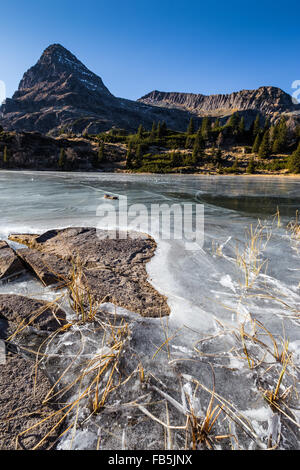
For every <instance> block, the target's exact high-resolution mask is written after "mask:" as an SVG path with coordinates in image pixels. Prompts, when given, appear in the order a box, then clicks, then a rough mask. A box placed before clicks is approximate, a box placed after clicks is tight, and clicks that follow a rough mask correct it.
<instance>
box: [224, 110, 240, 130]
mask: <svg viewBox="0 0 300 470" xmlns="http://www.w3.org/2000/svg"><path fill="white" fill-rule="evenodd" d="M238 125H239V113H233V114H232V115H231V116H230V118H229V119H228V120H227V122H226V127H231V128H232V129H233V130H236V129H237V128H238Z"/></svg>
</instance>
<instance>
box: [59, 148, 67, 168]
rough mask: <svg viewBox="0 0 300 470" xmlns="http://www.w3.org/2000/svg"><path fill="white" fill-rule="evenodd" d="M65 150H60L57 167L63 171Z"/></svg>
mask: <svg viewBox="0 0 300 470" xmlns="http://www.w3.org/2000/svg"><path fill="white" fill-rule="evenodd" d="M65 157H66V154H65V150H64V149H63V148H61V149H60V154H59V159H58V167H59V168H60V169H61V170H63V169H64V167H65Z"/></svg>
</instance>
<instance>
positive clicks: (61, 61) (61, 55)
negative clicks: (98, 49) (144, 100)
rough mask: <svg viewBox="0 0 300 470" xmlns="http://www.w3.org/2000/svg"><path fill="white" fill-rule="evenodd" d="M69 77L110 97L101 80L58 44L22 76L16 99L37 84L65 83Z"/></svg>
mask: <svg viewBox="0 0 300 470" xmlns="http://www.w3.org/2000/svg"><path fill="white" fill-rule="evenodd" d="M70 77H72V78H74V79H75V80H77V82H78V84H79V85H81V86H83V87H85V88H86V89H88V90H91V91H98V92H101V93H105V94H109V95H110V92H109V90H108V89H107V88H106V87H105V86H104V84H103V82H102V80H101V78H100V77H98V76H97V75H96V74H94V73H93V72H91V71H90V70H89V69H88V68H87V67H86V66H85V65H84V64H83V63H82V62H80V60H78V59H77V57H76V56H75V55H74V54H72V53H71V52H70V51H68V50H67V49H66V48H65V47H63V46H61V45H60V44H52V45H51V46H49V47H47V49H45V51H44V52H43V54H42V55H41V57H40V59H39V60H38V62H37V63H36V64H35V65H34V66H33V67H31V68H30V69H29V70H28V71H27V72H26V73H25V74H24V76H23V78H22V80H21V82H20V85H19V89H18V92H17V97H18V96H19V94H20V92H24V91H28V90H29V89H33V88H34V87H36V86H38V85H39V84H45V83H47V84H49V83H53V82H57V81H62V80H63V81H65V80H66V79H68V78H70Z"/></svg>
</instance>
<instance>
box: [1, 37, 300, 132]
mask: <svg viewBox="0 0 300 470" xmlns="http://www.w3.org/2000/svg"><path fill="white" fill-rule="evenodd" d="M299 109H300V106H299V105H295V104H294V103H293V101H292V98H291V96H290V95H288V94H287V93H285V92H283V91H282V90H280V89H279V88H275V87H261V88H259V89H257V90H242V91H240V92H235V93H231V94H227V95H209V96H205V95H201V94H193V93H177V92H171V93H168V92H159V91H153V92H151V93H148V94H147V95H145V96H144V97H142V98H140V99H139V100H137V101H131V100H127V99H124V98H117V97H115V96H114V95H113V94H112V93H111V92H110V91H109V90H108V88H107V87H106V86H105V85H104V83H103V81H102V79H101V78H100V77H99V76H97V75H96V74H95V73H93V72H92V71H90V70H89V69H88V68H87V67H86V66H85V65H84V64H83V63H82V62H80V61H79V60H78V59H77V58H76V57H75V55H73V54H72V53H71V52H69V51H68V50H67V49H65V48H64V47H63V46H61V45H60V44H53V45H51V46H49V47H48V48H47V49H46V50H45V51H44V52H43V54H42V56H41V57H40V59H39V60H38V62H37V63H36V64H35V65H34V66H33V67H31V68H30V69H29V70H28V71H27V72H25V74H24V76H23V78H22V80H21V82H20V84H19V88H18V90H17V91H16V92H15V94H14V95H13V97H12V98H11V99H7V100H6V101H5V103H4V104H3V105H2V106H1V108H0V124H1V125H2V126H3V127H4V129H7V130H17V131H38V132H41V133H44V134H46V133H50V134H54V135H55V134H57V133H59V132H60V131H61V130H62V129H66V130H67V131H70V132H75V133H84V132H87V133H93V134H95V133H98V132H101V131H105V130H108V129H110V128H112V127H120V128H124V129H128V130H136V129H137V127H138V126H139V124H141V123H142V124H143V125H144V126H145V127H146V128H148V129H150V128H151V126H152V123H153V121H155V122H158V121H165V122H166V124H167V126H168V127H169V128H171V129H176V130H186V127H187V124H188V122H189V120H190V118H191V116H193V117H194V118H195V121H196V124H197V119H198V118H199V121H198V123H199V124H200V118H201V116H203V115H212V116H221V117H222V116H228V115H229V114H231V113H232V112H234V111H237V110H239V111H240V112H241V113H242V114H243V115H244V116H245V121H246V125H250V124H251V122H252V121H253V119H254V116H255V115H256V113H257V112H258V111H259V112H261V113H262V114H271V117H272V118H274V117H276V116H278V114H281V113H291V114H295V115H297V113H298V112H299Z"/></svg>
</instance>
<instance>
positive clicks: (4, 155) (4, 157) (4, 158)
mask: <svg viewBox="0 0 300 470" xmlns="http://www.w3.org/2000/svg"><path fill="white" fill-rule="evenodd" d="M7 162H8V153H7V146H6V145H5V147H4V149H3V164H4V166H7Z"/></svg>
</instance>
